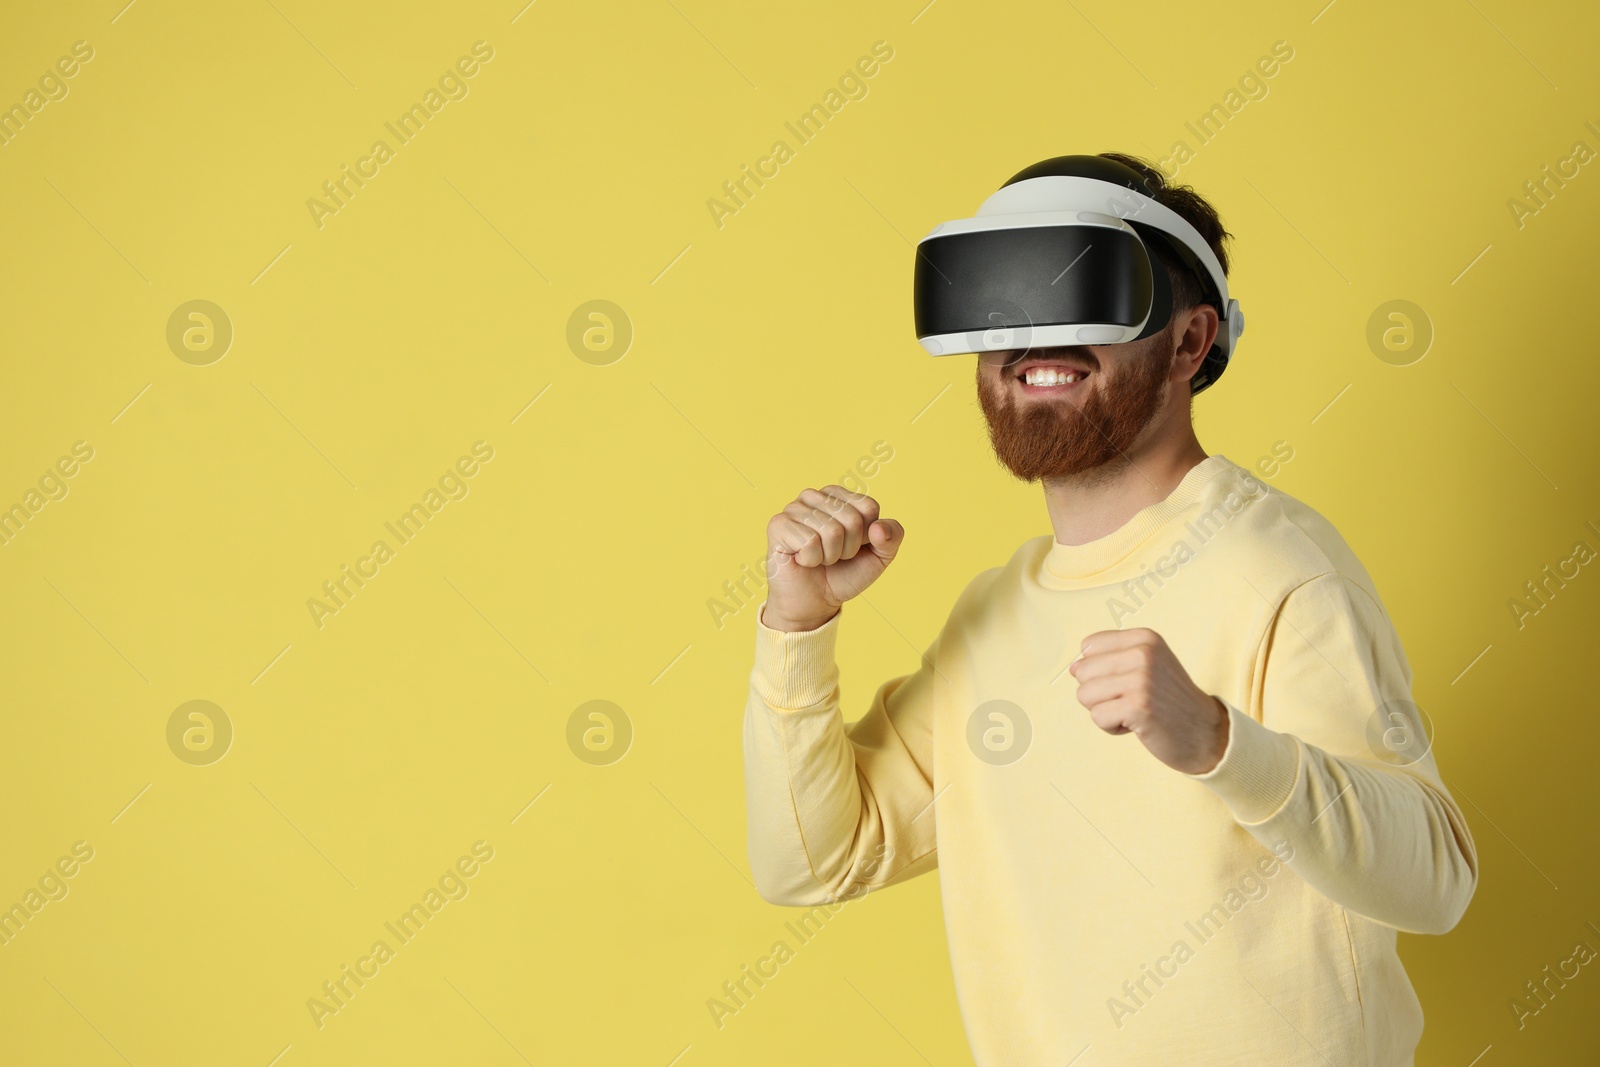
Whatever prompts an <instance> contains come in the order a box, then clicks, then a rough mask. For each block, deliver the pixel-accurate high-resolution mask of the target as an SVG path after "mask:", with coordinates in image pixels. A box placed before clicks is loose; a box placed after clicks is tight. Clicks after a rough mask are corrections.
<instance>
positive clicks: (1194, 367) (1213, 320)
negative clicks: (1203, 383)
mask: <svg viewBox="0 0 1600 1067" xmlns="http://www.w3.org/2000/svg"><path fill="white" fill-rule="evenodd" d="M1221 324H1222V319H1221V317H1220V316H1219V315H1218V314H1217V309H1216V308H1214V307H1212V306H1211V305H1210V304H1196V305H1195V306H1194V307H1192V308H1190V309H1188V310H1187V311H1177V312H1174V313H1173V315H1172V331H1173V340H1174V342H1175V343H1176V348H1177V351H1176V352H1174V353H1173V357H1172V374H1173V377H1174V378H1175V379H1177V380H1179V381H1184V382H1187V381H1189V380H1190V379H1191V378H1193V377H1194V376H1195V374H1197V373H1198V372H1199V370H1200V364H1202V363H1204V362H1205V358H1206V354H1207V353H1208V352H1210V351H1211V346H1212V345H1213V344H1215V343H1216V340H1217V329H1218V327H1219V326H1220V325H1221Z"/></svg>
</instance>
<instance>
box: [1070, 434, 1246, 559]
mask: <svg viewBox="0 0 1600 1067" xmlns="http://www.w3.org/2000/svg"><path fill="white" fill-rule="evenodd" d="M1231 469H1237V468H1236V465H1235V464H1234V463H1233V461H1231V460H1229V459H1228V458H1227V457H1226V456H1223V455H1222V454H1221V453H1218V454H1217V455H1214V456H1207V457H1206V458H1205V459H1203V460H1201V461H1200V462H1199V463H1197V464H1195V465H1194V466H1193V467H1191V468H1189V471H1188V472H1187V473H1186V474H1185V475H1184V476H1183V478H1182V480H1180V481H1179V482H1178V484H1177V486H1176V487H1175V488H1174V489H1173V490H1172V492H1171V493H1169V494H1168V495H1167V498H1166V499H1165V500H1160V501H1157V502H1156V503H1154V504H1151V505H1150V506H1149V507H1147V508H1145V509H1144V510H1143V511H1140V512H1138V513H1136V514H1135V515H1134V516H1133V517H1132V518H1130V519H1129V520H1128V521H1127V522H1125V523H1124V524H1123V525H1122V526H1120V527H1118V528H1117V529H1115V530H1113V531H1112V532H1111V533H1108V534H1106V535H1105V536H1104V537H1101V538H1099V539H1098V540H1094V541H1089V542H1086V543H1085V544H1081V545H1064V544H1062V543H1061V542H1060V541H1057V540H1056V539H1055V537H1054V536H1051V538H1050V541H1049V547H1048V550H1047V551H1046V552H1045V555H1044V561H1043V562H1044V565H1043V567H1041V568H1040V571H1039V580H1040V583H1041V584H1043V585H1046V586H1048V587H1050V588H1052V589H1071V588H1078V587H1081V586H1088V585H1099V584H1101V582H1102V581H1105V580H1108V579H1109V575H1107V574H1106V572H1107V571H1109V570H1110V569H1111V568H1112V567H1114V566H1116V564H1118V563H1120V562H1122V561H1123V560H1124V559H1126V558H1127V557H1128V556H1129V555H1130V554H1131V553H1132V552H1133V551H1134V550H1135V549H1137V548H1138V547H1139V546H1140V545H1141V544H1143V543H1144V542H1145V541H1146V540H1147V539H1149V537H1150V535H1151V534H1153V533H1155V532H1156V531H1157V530H1159V529H1161V528H1162V527H1163V526H1166V525H1167V524H1168V523H1170V522H1171V521H1172V520H1173V519H1175V518H1177V517H1179V516H1180V515H1182V514H1183V513H1184V511H1186V510H1187V509H1188V508H1189V507H1190V506H1191V505H1193V504H1194V503H1195V502H1196V501H1198V500H1199V499H1200V496H1201V494H1202V493H1203V492H1204V491H1205V488H1206V486H1207V485H1208V484H1209V483H1210V482H1211V481H1212V480H1214V479H1215V478H1217V477H1218V476H1219V475H1222V474H1223V473H1225V472H1227V471H1229V470H1231Z"/></svg>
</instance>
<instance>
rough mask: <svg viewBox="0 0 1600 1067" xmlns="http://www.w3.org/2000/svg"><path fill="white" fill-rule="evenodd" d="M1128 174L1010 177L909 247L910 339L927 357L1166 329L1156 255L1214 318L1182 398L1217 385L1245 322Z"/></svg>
mask: <svg viewBox="0 0 1600 1067" xmlns="http://www.w3.org/2000/svg"><path fill="white" fill-rule="evenodd" d="M1144 188H1145V184H1144V179H1143V178H1142V177H1141V176H1140V174H1139V173H1138V172H1137V171H1135V170H1133V169H1132V168H1130V167H1127V166H1125V165H1123V164H1121V163H1118V162H1117V161H1115V160H1112V159H1105V158H1103V157H1101V156H1085V155H1077V156H1057V157H1055V158H1054V159H1047V160H1045V161H1043V162H1041V163H1036V164H1034V165H1033V166H1031V167H1029V168H1027V169H1026V170H1024V171H1022V172H1021V173H1019V174H1017V175H1016V176H1015V177H1013V178H1012V179H1011V180H1010V181H1008V182H1006V183H1005V184H1004V185H1003V186H1001V187H1000V190H999V191H998V192H996V193H995V194H994V195H992V196H990V197H989V198H988V199H987V200H985V201H984V202H983V204H982V206H981V207H979V208H978V213H977V214H976V215H975V216H974V217H972V218H970V219H957V220H955V221H953V222H945V223H941V224H940V225H938V226H935V227H934V228H933V230H932V231H931V232H930V233H929V234H928V235H927V236H926V237H924V238H923V239H922V240H921V241H919V242H918V243H917V261H916V278H915V285H914V309H915V317H916V328H917V340H918V341H919V342H920V343H921V345H922V347H923V348H924V349H925V350H926V351H927V352H928V353H929V354H930V355H935V356H953V355H959V354H961V353H969V352H999V351H1014V352H1017V353H1019V354H1020V353H1023V352H1026V351H1028V350H1030V349H1038V348H1052V347H1057V346H1073V345H1115V344H1124V343H1126V342H1128V341H1137V340H1140V339H1142V338H1145V337H1149V336H1151V335H1153V334H1156V333H1159V332H1160V331H1161V330H1163V329H1165V328H1166V326H1167V324H1168V323H1169V322H1170V321H1171V319H1172V285H1171V280H1170V279H1169V277H1168V275H1167V271H1166V268H1165V267H1164V266H1163V265H1162V263H1161V261H1160V260H1159V259H1157V258H1156V253H1155V251H1154V249H1155V248H1156V246H1157V245H1158V244H1162V245H1165V246H1166V248H1167V249H1169V250H1170V251H1171V252H1172V253H1173V255H1174V256H1175V257H1176V258H1177V260H1178V261H1179V262H1180V263H1182V264H1183V265H1184V267H1185V268H1186V269H1187V270H1189V271H1190V272H1191V273H1192V274H1193V275H1194V276H1195V278H1196V280H1197V281H1198V282H1199V283H1200V289H1201V292H1202V294H1203V295H1202V297H1201V301H1202V302H1203V303H1208V304H1211V305H1212V306H1213V307H1215V308H1216V309H1217V314H1218V317H1219V319H1220V320H1221V322H1220V324H1219V326H1218V329H1217V337H1216V341H1215V343H1214V344H1213V345H1212V347H1211V351H1210V352H1208V353H1207V354H1206V357H1205V360H1204V361H1203V362H1202V363H1201V366H1200V369H1199V370H1198V371H1196V372H1195V375H1194V378H1193V379H1192V380H1191V381H1190V394H1191V395H1193V394H1195V393H1198V392H1200V391H1201V390H1202V389H1205V388H1206V387H1208V386H1209V385H1211V383H1213V382H1215V381H1216V380H1217V379H1218V378H1219V377H1221V375H1222V372H1223V371H1224V370H1225V369H1226V368H1227V366H1228V360H1229V358H1230V357H1231V356H1232V354H1233V351H1234V348H1235V347H1236V346H1237V345H1238V343H1239V336H1240V335H1241V334H1243V333H1244V316H1243V314H1241V313H1240V311H1239V302H1238V301H1237V300H1233V299H1231V298H1229V296H1228V279H1227V278H1226V277H1225V276H1224V275H1223V273H1222V264H1221V263H1219V262H1218V261H1217V257H1216V254H1215V253H1214V252H1212V250H1211V246H1210V245H1209V244H1207V243H1206V240H1205V238H1203V237H1201V236H1200V233H1199V231H1198V230H1196V229H1195V228H1194V227H1193V226H1192V225H1190V224H1189V223H1188V222H1187V221H1186V220H1185V219H1184V218H1183V217H1182V216H1181V215H1179V214H1178V213H1177V212H1175V211H1173V210H1172V209H1171V208H1168V207H1165V206H1164V205H1162V204H1159V203H1157V202H1156V201H1155V200H1153V199H1152V198H1151V197H1150V196H1148V195H1146V194H1145V193H1144V192H1143V191H1142V190H1143V189H1144Z"/></svg>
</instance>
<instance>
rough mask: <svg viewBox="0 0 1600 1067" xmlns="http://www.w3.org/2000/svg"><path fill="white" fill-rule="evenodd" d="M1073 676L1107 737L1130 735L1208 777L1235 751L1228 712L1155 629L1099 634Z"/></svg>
mask: <svg viewBox="0 0 1600 1067" xmlns="http://www.w3.org/2000/svg"><path fill="white" fill-rule="evenodd" d="M1082 648H1083V651H1082V652H1081V653H1080V654H1079V656H1078V658H1077V659H1075V660H1073V661H1072V663H1071V664H1070V665H1068V667H1067V670H1069V671H1071V672H1072V676H1073V677H1074V678H1076V679H1077V680H1078V703H1080V704H1082V705H1083V706H1084V707H1085V708H1088V709H1089V718H1091V719H1093V720H1094V724H1095V725H1096V726H1098V727H1100V729H1102V730H1104V731H1105V732H1106V733H1108V734H1127V733H1131V734H1133V735H1135V736H1136V737H1138V738H1139V740H1140V741H1142V742H1143V743H1144V747H1145V748H1147V749H1149V751H1150V754H1151V755H1152V756H1154V757H1155V758H1156V759H1158V760H1160V761H1161V762H1162V763H1165V764H1166V765H1167V766H1169V767H1171V768H1173V769H1174V770H1179V771H1182V772H1184V773H1185V774H1205V773H1206V772H1207V771H1210V770H1212V769H1213V768H1215V767H1216V765H1217V764H1218V763H1219V762H1221V760H1222V754H1223V753H1224V752H1225V751H1227V748H1228V709H1227V707H1226V706H1224V705H1223V703H1222V701H1220V700H1218V699H1217V698H1216V697H1214V696H1212V695H1211V694H1209V693H1206V692H1204V691H1203V690H1201V688H1200V687H1199V686H1197V685H1195V684H1194V680H1193V679H1191V678H1190V677H1189V672H1188V671H1186V670H1184V669H1183V664H1181V663H1179V662H1178V657H1177V656H1176V655H1175V654H1174V653H1173V651H1172V649H1171V648H1170V647H1168V645H1167V642H1166V640H1165V639H1164V638H1162V636H1161V635H1160V634H1158V633H1156V632H1155V631H1154V630H1151V629H1148V628H1146V627H1136V628H1134V629H1129V630H1100V631H1098V632H1096V633H1092V634H1090V635H1089V636H1087V637H1085V638H1084V639H1083V645H1082Z"/></svg>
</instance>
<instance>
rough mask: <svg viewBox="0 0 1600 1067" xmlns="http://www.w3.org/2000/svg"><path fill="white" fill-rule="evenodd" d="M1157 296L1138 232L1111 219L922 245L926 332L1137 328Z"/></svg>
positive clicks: (918, 291) (920, 306)
mask: <svg viewBox="0 0 1600 1067" xmlns="http://www.w3.org/2000/svg"><path fill="white" fill-rule="evenodd" d="M1154 296H1155V292H1154V279H1153V277H1152V275H1151V266H1150V257H1149V254H1148V253H1147V252H1146V251H1145V247H1144V245H1143V244H1141V243H1140V241H1139V239H1138V238H1137V237H1136V236H1134V235H1133V234H1130V233H1128V232H1126V231H1124V230H1118V229H1112V228H1109V227H1105V226H1071V225H1068V226H1025V227H1019V228H1017V229H1009V230H979V231H974V232H971V233H956V234H950V235H949V236H945V237H934V238H930V239H928V240H925V241H923V242H922V243H921V244H920V245H918V246H917V265H916V276H915V281H914V297H913V303H914V313H915V317H916V328H917V336H918V337H931V336H936V335H941V334H968V333H974V332H977V333H981V332H983V331H985V330H995V329H999V328H1005V327H1038V326H1050V325H1071V324H1074V323H1106V324H1108V325H1118V326H1133V325H1136V324H1138V323H1139V322H1140V321H1141V320H1143V319H1144V318H1145V316H1146V314H1147V313H1148V312H1149V311H1150V309H1151V302H1152V298H1153V297H1154Z"/></svg>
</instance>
